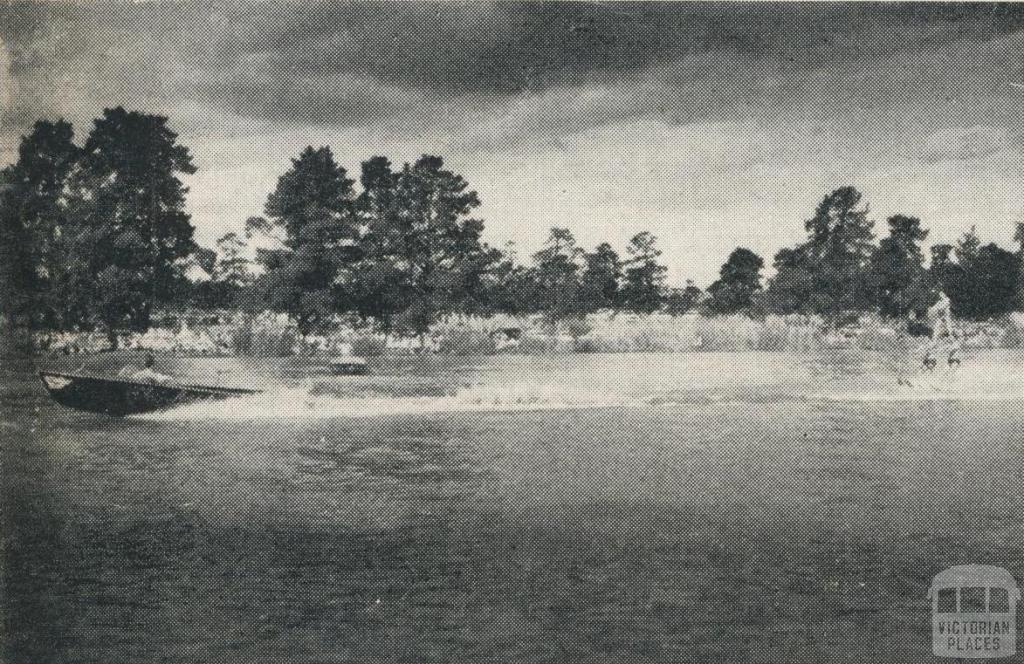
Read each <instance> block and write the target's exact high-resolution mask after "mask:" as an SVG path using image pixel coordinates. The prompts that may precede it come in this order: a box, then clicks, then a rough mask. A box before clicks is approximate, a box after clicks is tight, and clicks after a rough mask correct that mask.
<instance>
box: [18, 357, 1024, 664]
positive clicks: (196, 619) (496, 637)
mask: <svg viewBox="0 0 1024 664" xmlns="http://www.w3.org/2000/svg"><path fill="white" fill-rule="evenodd" d="M78 363H80V362H76V363H75V364H76V366H73V367H69V368H80V369H81V368H85V369H93V370H104V369H109V368H110V367H111V366H112V364H113V363H114V360H112V359H110V358H106V359H104V358H102V357H99V358H93V359H90V360H89V362H86V363H81V364H83V365H87V364H89V365H90V366H84V367H79V366H77V364H78ZM90 363H91V364H90ZM51 364H52V363H51ZM57 364H63V365H65V366H68V365H69V361H68V360H65V361H64V362H63V363H57ZM161 364H163V368H164V369H165V370H169V371H173V372H175V373H176V374H178V375H179V376H180V377H182V378H183V379H185V378H188V379H191V380H199V379H203V378H205V381H204V382H210V381H211V380H215V382H218V383H220V384H228V385H243V386H255V387H263V388H266V389H267V392H265V393H264V394H262V395H258V396H254V397H247V398H241V399H235V400H229V401H224V402H219V403H212V404H201V405H194V406H187V407H183V408H180V409H176V410H172V411H168V412H165V413H160V414H157V415H151V416H145V417H130V418H125V419H121V420H117V419H109V418H106V417H100V416H92V415H88V414H84V413H78V412H74V411H70V410H66V409H63V408H61V407H59V406H56V405H55V404H53V403H51V402H50V401H49V400H48V399H47V398H46V396H45V393H43V391H42V390H41V388H40V387H39V386H38V384H37V382H36V381H35V380H34V378H33V377H32V375H31V366H30V364H29V363H28V362H27V361H24V360H18V359H14V360H9V361H5V362H4V364H3V366H2V371H3V392H2V403H3V409H4V411H3V412H4V417H3V421H2V427H3V432H4V435H3V436H2V440H3V458H2V461H3V467H2V472H3V487H4V509H3V518H4V521H5V522H4V529H3V534H4V540H3V547H4V549H3V554H4V577H3V579H4V588H3V591H4V593H5V600H4V605H5V609H4V612H5V613H4V620H5V628H4V630H3V633H4V638H5V644H4V647H5V650H6V655H7V657H6V660H7V661H10V662H47V661H62V662H64V661H74V662H130V661H162V662H196V661H211V662H213V661H216V662H246V663H249V662H268V663H269V662H275V663H276V662H283V661H289V662H367V661H373V662H476V661H479V662H551V661H566V662H625V661H628V662H687V661H693V662H706V661H735V662H783V661H785V662H820V661H840V660H841V661H844V662H848V661H855V662H881V661H892V662H908V661H923V660H925V659H929V658H930V657H931V655H930V652H931V642H930V608H929V603H928V601H927V600H926V598H925V594H926V592H927V589H928V586H929V582H930V580H931V577H932V576H933V575H934V574H935V573H936V572H938V571H940V570H942V569H944V568H946V567H949V566H951V565H954V564H958V563H989V564H994V565H998V566H1001V567H1005V568H1007V569H1008V570H1009V571H1010V572H1011V573H1012V574H1014V576H1015V577H1016V578H1017V579H1018V580H1020V579H1021V578H1022V577H1024V559H1022V548H1024V532H1022V530H1024V528H1022V523H1024V522H1022V515H1024V505H1022V501H1024V498H1022V496H1024V491H1022V486H1021V485H1022V482H1024V479H1022V478H1024V440H1022V436H1021V433H1020V432H1021V419H1022V408H1021V407H1022V403H1024V375H1022V373H1021V371H1020V369H1021V367H1022V363H1021V358H1020V357H1019V356H1016V355H1011V354H1008V353H1000V352H988V353H980V354H978V355H977V356H975V357H970V358H968V359H967V361H966V362H965V366H964V367H963V369H961V370H960V371H957V372H951V371H946V370H943V369H940V370H939V371H938V372H937V373H936V374H935V375H927V376H919V375H913V376H911V379H912V382H913V383H914V386H913V387H911V388H907V387H901V386H897V385H896V374H895V373H894V369H893V368H892V363H891V362H887V361H886V360H885V359H884V358H878V357H872V356H864V355H857V354H849V355H846V356H840V357H834V356H829V357H817V358H810V357H799V356H787V355H779V354H756V353H750V354H731V355H729V354H723V355H714V354H680V355H612V356H600V355H573V356H564V357H551V358H528V357H511V356H506V357H492V358H455V359H452V358H449V359H448V360H442V359H438V358H432V359H429V360H428V359H424V360H416V359H408V360H404V361H393V362H390V363H386V364H379V365H378V366H375V374H374V375H373V376H368V377H338V378H330V377H311V378H301V377H299V373H301V372H296V371H294V370H293V369H294V367H291V368H289V367H288V366H285V365H286V364H287V363H285V364H282V363H262V364H257V363H250V364H242V363H239V362H236V361H233V360H192V361H172V360H170V359H166V358H163V359H161V360H159V361H158V368H161V366H160V365H161Z"/></svg>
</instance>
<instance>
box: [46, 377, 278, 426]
mask: <svg viewBox="0 0 1024 664" xmlns="http://www.w3.org/2000/svg"><path fill="white" fill-rule="evenodd" d="M39 378H40V379H41V380H42V382H43V386H44V387H45V388H46V391H47V392H49V393H50V396H51V397H52V398H53V400H54V401H56V402H57V403H59V404H61V405H62V406H67V407H68V408H74V409H76V410H83V411H87V412H90V413H101V414H104V415H112V416H114V417H122V416H124V415H136V414H139V413H149V412H153V411H158V410H165V409H167V408H172V407H174V406H180V405H183V404H186V403H192V402H195V401H206V400H217V399H227V398H229V397H233V396H242V395H246V394H258V393H259V390H247V389H241V388H229V387H208V386H201V385H175V384H150V383H140V382H135V381H130V380H118V379H111V378H98V377H95V376H81V375H76V374H63V373H56V372H51V371H40V372H39Z"/></svg>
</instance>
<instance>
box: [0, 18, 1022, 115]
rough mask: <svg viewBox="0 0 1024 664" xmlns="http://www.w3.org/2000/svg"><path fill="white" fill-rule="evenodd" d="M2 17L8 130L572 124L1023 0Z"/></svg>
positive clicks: (784, 85) (835, 57)
mask: <svg viewBox="0 0 1024 664" xmlns="http://www.w3.org/2000/svg"><path fill="white" fill-rule="evenodd" d="M0 12H2V14H3V16H4V20H3V21H2V23H0V30H2V32H0V37H2V38H3V40H4V42H5V43H6V44H7V47H8V48H9V49H10V51H11V58H10V59H11V64H10V74H11V78H12V80H13V88H14V90H13V93H12V95H11V97H12V102H11V105H10V106H9V108H8V109H7V115H6V120H7V123H8V124H13V125H22V124H24V123H26V122H28V121H29V120H30V119H32V118H34V117H37V116H39V115H45V114H54V113H59V114H72V115H74V114H75V113H76V112H77V111H78V110H80V109H83V108H88V111H89V112H93V109H94V108H96V107H102V106H103V105H110V104H113V103H125V104H134V105H137V106H141V107H144V108H147V109H163V110H167V111H173V110H174V109H176V108H178V107H180V106H181V105H182V104H184V103H187V102H194V103H197V104H202V105H204V106H213V107H217V108H220V109H223V110H224V111H226V112H231V113H235V114H238V115H240V116H243V117H251V118H256V119H261V120H270V121H286V122H295V123H309V122H313V123H319V124H328V125H339V126H357V125H365V124H370V123H381V124H384V125H388V124H393V125H394V128H395V129H400V128H401V127H403V126H404V127H406V129H407V130H408V131H410V132H416V131H423V130H425V129H427V128H435V129H436V128H442V129H444V128H445V127H446V126H449V125H450V126H457V125H461V124H466V123H467V121H469V120H467V118H470V119H471V120H472V121H474V122H483V123H486V122H488V121H494V120H495V118H497V119H498V121H500V120H501V118H502V116H503V114H505V113H506V107H507V106H508V104H510V103H511V104H513V105H523V104H526V105H529V104H531V103H533V104H535V105H538V106H541V107H542V106H544V105H549V106H551V109H550V110H551V112H550V113H549V114H548V115H547V116H534V117H532V118H516V117H514V115H513V116H511V117H508V118H506V122H505V124H506V125H508V126H514V125H516V124H517V123H518V125H520V126H521V129H522V130H523V131H531V130H537V131H552V130H554V131H555V132H558V131H570V132H571V131H578V130H581V129H584V128H586V127H587V126H594V125H598V124H600V123H602V122H606V121H611V120H615V119H620V118H622V117H628V116H630V115H640V114H647V113H651V112H654V113H656V114H660V115H662V116H663V117H665V118H666V119H667V120H669V121H673V122H689V121H693V120H695V119H701V118H707V117H712V118H713V117H715V116H716V114H719V113H720V112H721V111H722V110H723V109H728V110H733V109H735V108H737V107H743V106H748V107H752V106H760V107H767V108H772V107H773V106H774V105H777V104H783V103H787V102H788V101H789V100H790V96H791V95H792V94H793V92H794V91H796V92H800V91H801V86H802V85H803V82H804V81H805V80H806V78H807V77H808V75H809V72H814V71H816V70H820V69H825V70H835V69H837V68H838V69H841V68H843V67H844V66H848V65H849V63H854V62H856V63H871V62H874V61H877V60H879V59H883V58H886V57H888V56H891V55H893V54H896V53H904V52H908V51H909V52H912V51H915V50H918V49H921V48H936V47H938V46H941V45H942V44H944V43H950V42H954V41H962V40H983V39H987V38H991V37H993V36H996V35H998V34H1000V33H1003V32H1007V31H1009V30H1012V29H1014V28H1015V27H1017V26H1018V25H1019V24H1020V23H1021V15H1022V13H1024V9H1019V8H1017V7H1013V6H991V5H987V6H982V5H940V6H935V5H923V6H918V5H900V6H892V5H869V4H855V5H835V4H820V5H806V4H800V5H791V4H780V5H766V4H751V5H734V4H730V5H718V4H690V3H686V4H668V3H652V4H642V3H625V4H618V3H586V4H570V3H532V4H529V5H523V4H516V3H497V4H479V3H466V4H462V3H444V4H440V3H425V4H418V3H417V4H413V3H384V4H382V3H342V4H339V3H322V4H306V3H269V2H261V3H244V4H241V3H220V2H202V3H195V2H188V3H159V4H136V3H105V4H81V5H78V4H24V3H15V4H7V5H4V6H0ZM624 81H625V82H627V83H630V84H632V83H635V84H636V85H634V86H633V87H623V85H622V83H623V82H624ZM595 91H597V92H596V96H595ZM602 91H603V96H602ZM552 93H553V94H554V95H555V96H554V99H553V100H552V97H551V94H552ZM588 95H589V97H588ZM616 95H622V96H623V98H619V99H616V98H614V97H615V96H616ZM559 99H564V103H562V104H560V103H559V101H558V100H559ZM588 99H589V101H588ZM559 106H565V107H568V108H570V109H573V108H575V107H578V108H575V110H578V111H581V113H577V114H576V115H575V116H571V117H570V116H567V115H566V114H565V113H560V112H559V108H558V107H559ZM587 110H591V111H594V114H593V115H592V116H588V115H586V113H584V111H587ZM548 120H550V123H549V122H548Z"/></svg>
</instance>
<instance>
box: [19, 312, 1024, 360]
mask: <svg viewBox="0 0 1024 664" xmlns="http://www.w3.org/2000/svg"><path fill="white" fill-rule="evenodd" d="M960 330H961V331H962V332H963V337H962V341H963V344H964V345H965V346H966V347H968V348H1021V347H1024V314H1020V313H1014V314H1010V315H1008V316H1005V317H1003V318H1002V319H1000V320H994V321H989V322H984V323H964V324H962V325H960ZM921 342H922V340H921V339H919V338H915V337H911V336H909V335H908V334H907V333H906V330H905V325H900V324H898V322H896V321H885V320H883V319H880V318H878V317H874V316H862V317H861V318H860V319H859V320H858V321H857V322H856V323H853V324H850V325H847V326H845V327H841V328H838V329H836V330H830V329H829V328H828V326H826V325H825V324H824V322H823V321H822V320H821V319H818V318H816V317H813V316H803V315H790V316H767V317H765V318H763V319H753V318H749V317H747V316H743V315H732V316H713V317H708V316H702V315H698V314H687V315H683V316H668V315H664V314H651V315H636V314H623V313H612V312H603V313H596V314H590V315H588V316H585V317H582V318H579V319H573V320H570V321H562V322H551V321H549V320H547V319H545V318H544V317H542V316H528V317H513V316H492V317H464V316H463V317H452V318H449V319H447V320H445V321H442V322H438V323H435V324H434V325H432V326H431V328H430V330H429V332H428V333H426V334H424V335H422V336H398V335H385V334H382V333H379V332H375V331H373V329H372V328H371V327H368V326H355V325H347V324H338V325H337V326H335V328H334V329H333V330H331V331H329V332H326V333H322V334H306V335H302V334H300V333H299V329H298V327H297V326H296V325H295V324H294V323H293V322H291V320H290V319H289V318H288V317H287V316H284V315H281V314H272V313H269V312H268V313H264V314H260V315H256V316H253V315H246V314H240V313H235V314H224V315H221V316H212V317H211V316H209V315H196V316H192V317H189V316H181V317H166V318H165V319H164V320H163V321H162V323H161V325H159V326H155V327H153V328H151V329H150V330H149V331H147V332H146V333H144V334H128V335H122V336H121V337H120V338H119V339H118V344H117V345H118V347H119V348H122V349H125V350H131V349H134V350H145V351H152V352H155V353H161V354H164V353H166V354H181V355H190V356H239V357H290V356H324V357H333V356H343V355H355V356H360V357H377V356H386V355H413V354H438V355H466V356H468V355H492V354H498V353H506V354H523V355H544V354H564V353H681V352H728V351H774V352H796V353H800V352H815V351H819V350H822V349H827V348H859V349H863V350H869V351H871V350H873V351H900V350H907V351H909V350H910V349H912V348H915V347H917V346H918V345H919V344H920V343H921ZM34 346H35V347H36V349H37V350H39V351H42V352H48V353H53V354H77V353H95V352H105V351H108V350H111V349H112V346H111V343H110V340H109V339H108V337H107V335H106V334H103V333H98V332H80V333H69V332H63V333H46V332H42V333H37V334H36V335H35V338H34Z"/></svg>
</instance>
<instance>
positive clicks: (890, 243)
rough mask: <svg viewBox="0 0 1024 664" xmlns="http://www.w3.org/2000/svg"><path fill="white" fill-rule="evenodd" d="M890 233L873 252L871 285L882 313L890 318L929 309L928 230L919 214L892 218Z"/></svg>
mask: <svg viewBox="0 0 1024 664" xmlns="http://www.w3.org/2000/svg"><path fill="white" fill-rule="evenodd" d="M888 223H889V236H888V237H886V238H884V239H883V240H882V241H881V242H880V243H879V245H878V248H877V249H876V250H875V251H874V252H873V253H872V254H871V260H870V262H869V265H868V276H867V288H868V291H869V295H870V298H871V301H872V302H873V303H874V304H875V306H877V307H878V312H879V313H880V314H881V315H882V316H885V317H887V318H904V317H906V316H907V315H908V314H910V313H911V312H912V311H918V310H921V309H924V308H927V304H929V303H927V302H926V301H925V300H926V299H927V298H928V288H929V284H928V283H927V281H926V279H925V274H926V273H925V269H924V253H923V252H922V251H921V242H923V241H924V239H925V238H927V237H928V231H926V230H924V229H923V228H921V220H920V219H918V218H917V217H907V216H904V215H899V214H898V215H895V216H892V217H889V220H888Z"/></svg>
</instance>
